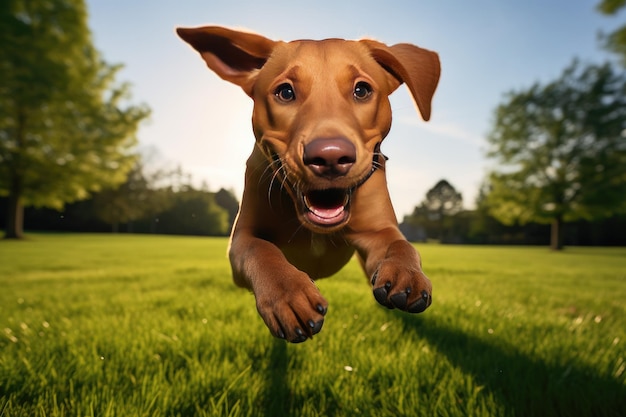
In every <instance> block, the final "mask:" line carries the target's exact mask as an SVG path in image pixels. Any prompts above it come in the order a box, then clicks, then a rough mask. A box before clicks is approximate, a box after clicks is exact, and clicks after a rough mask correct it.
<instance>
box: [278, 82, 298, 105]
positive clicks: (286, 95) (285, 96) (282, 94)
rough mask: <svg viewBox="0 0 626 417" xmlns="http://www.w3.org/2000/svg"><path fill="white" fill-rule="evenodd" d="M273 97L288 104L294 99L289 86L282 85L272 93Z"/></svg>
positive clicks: (294, 95)
mask: <svg viewBox="0 0 626 417" xmlns="http://www.w3.org/2000/svg"><path fill="white" fill-rule="evenodd" d="M274 95H275V96H276V97H277V98H278V99H279V100H280V101H282V102H284V103H288V102H290V101H294V100H295V99H296V93H295V92H294V91H293V87H292V86H291V84H288V83H284V84H281V85H279V86H278V87H277V88H276V91H274Z"/></svg>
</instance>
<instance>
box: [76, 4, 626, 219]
mask: <svg viewBox="0 0 626 417" xmlns="http://www.w3.org/2000/svg"><path fill="white" fill-rule="evenodd" d="M598 2H599V0H524V1H507V0H473V1H462V0H437V1H434V0H430V1H427V0H410V1H394V0H385V1H382V0H378V1H370V0H361V1H340V0H333V1H328V0H317V1H299V0H289V1H273V0H265V1H258V0H253V1H248V0H227V1H218V0H180V1H176V2H174V1H165V0H134V1H129V0H87V6H88V10H89V24H90V28H91V30H92V35H93V41H94V44H95V46H96V48H97V49H98V50H99V51H100V52H101V54H102V56H103V58H104V59H105V60H106V61H107V62H108V63H110V64H118V63H119V64H123V65H124V68H123V70H122V71H120V73H119V74H118V77H117V80H118V81H120V82H128V83H129V84H131V92H132V98H131V102H132V103H145V104H147V105H148V106H149V107H150V108H151V109H152V115H151V117H150V119H149V120H148V121H147V122H146V123H144V124H143V125H142V126H141V128H140V130H139V133H138V139H139V143H140V147H141V149H142V150H143V151H144V152H146V154H149V155H151V157H150V161H149V162H151V163H153V164H154V163H163V164H167V165H169V166H172V167H175V166H180V167H181V168H182V169H183V171H184V172H186V173H189V174H190V175H191V178H192V181H193V183H194V184H195V185H197V186H200V185H201V184H202V183H205V184H206V185H208V187H209V189H210V190H212V191H217V190H218V189H220V188H226V189H231V190H233V191H234V192H235V194H236V196H237V197H238V198H240V197H241V192H242V190H243V173H244V169H245V161H246V159H247V157H248V155H249V154H250V152H251V151H252V148H253V146H254V136H253V134H252V129H251V114H252V100H251V99H250V98H249V97H248V96H246V94H245V93H244V92H243V91H242V90H241V89H240V88H239V87H237V86H234V85H231V84H229V83H227V82H225V81H223V80H221V79H220V78H218V77H217V75H215V74H214V73H212V72H211V71H209V70H208V68H207V67H206V66H205V64H204V62H203V61H202V60H201V58H200V56H199V55H198V54H197V53H196V52H195V51H193V50H192V49H191V48H190V47H189V46H188V45H187V44H185V43H184V42H183V41H182V40H180V39H179V38H178V37H177V36H176V34H175V32H174V30H175V28H176V27H195V26H204V25H221V26H226V27H230V28H242V29H245V30H248V31H253V32H256V33H259V34H261V35H263V36H266V37H268V38H271V39H275V40H285V41H289V40H295V39H324V38H345V39H361V38H373V39H377V40H379V41H382V42H384V43H387V44H389V45H391V44H394V43H404V42H408V43H413V44H415V45H418V46H421V47H424V48H427V49H431V50H434V51H436V52H438V53H439V57H440V60H441V66H442V74H441V79H440V82H439V86H438V89H437V91H436V93H435V97H434V100H433V110H432V117H431V120H430V121H429V122H424V121H423V120H422V119H421V118H420V116H419V114H418V113H417V111H416V110H415V106H414V105H413V102H412V99H411V97H410V95H409V93H408V90H407V89H406V87H404V86H401V87H400V88H399V89H398V90H397V91H396V92H394V93H393V94H392V95H391V97H390V99H391V104H392V109H393V124H392V129H391V132H390V134H389V135H388V136H387V138H386V139H385V141H384V142H383V145H382V151H383V153H385V154H386V155H387V156H388V157H389V162H388V164H387V177H388V184H389V190H390V194H391V199H392V201H393V203H394V207H395V210H396V214H397V215H398V217H399V220H401V219H402V218H403V217H404V215H407V214H410V213H411V212H412V211H413V208H414V207H415V206H417V205H419V204H420V203H421V202H422V201H423V200H424V197H425V195H426V192H427V191H428V190H429V189H430V188H432V187H433V186H434V185H435V184H436V183H437V182H438V181H439V180H441V179H446V180H448V182H450V183H451V184H452V185H453V186H454V187H455V188H456V189H457V191H460V192H461V193H462V195H463V201H464V206H465V207H466V208H472V207H473V205H474V201H475V198H476V195H477V193H478V189H479V187H480V184H481V182H482V180H483V178H484V177H485V175H486V173H487V172H488V170H489V169H491V168H493V166H494V162H493V161H491V160H488V159H486V157H485V151H486V149H487V142H486V139H485V138H486V136H487V134H488V133H489V131H490V130H491V128H492V126H493V114H494V111H495V108H496V107H497V106H498V105H499V104H501V103H503V101H504V98H505V93H507V92H511V91H521V90H523V89H527V88H529V87H530V86H532V85H533V84H534V83H536V82H541V83H545V82H550V81H553V80H555V79H558V78H559V77H560V75H561V74H562V72H563V70H564V69H565V68H566V67H567V66H568V65H570V64H571V63H572V61H573V60H574V58H579V59H580V60H581V61H582V62H594V63H601V62H604V61H606V60H607V59H610V58H611V55H609V54H608V53H606V52H605V51H603V50H602V49H601V47H600V42H599V40H598V39H599V34H600V33H602V32H604V33H606V32H610V31H611V30H612V29H614V28H616V27H617V26H619V25H620V24H623V22H624V17H625V13H621V14H619V15H618V16H613V17H607V16H604V15H601V14H600V13H598V12H597V11H596V6H597V3H598Z"/></svg>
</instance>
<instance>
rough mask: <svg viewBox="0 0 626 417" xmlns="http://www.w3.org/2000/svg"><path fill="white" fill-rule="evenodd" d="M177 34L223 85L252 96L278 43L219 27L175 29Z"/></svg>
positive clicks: (251, 34)
mask: <svg viewBox="0 0 626 417" xmlns="http://www.w3.org/2000/svg"><path fill="white" fill-rule="evenodd" d="M176 33H178V36H180V37H181V38H182V39H183V40H184V41H185V42H187V43H188V44H189V45H191V46H192V47H193V48H194V49H195V50H196V51H198V52H199V53H200V55H201V56H202V58H203V59H204V61H205V62H206V64H207V65H208V67H209V68H211V69H212V70H213V71H215V73H217V75H219V76H220V77H221V78H222V79H224V80H226V81H230V82H231V83H234V84H237V85H238V86H240V87H241V88H243V90H244V91H245V92H246V94H248V95H249V96H252V90H253V87H254V82H255V80H256V76H257V74H258V72H259V70H260V69H261V67H262V66H263V65H264V64H265V61H267V58H269V56H270V55H271V53H272V50H273V49H274V46H275V45H276V43H277V42H275V41H272V40H270V39H267V38H265V37H263V36H260V35H256V34H253V33H247V32H241V31H236V30H231V29H226V28H223V27H219V26H204V27H198V28H177V29H176Z"/></svg>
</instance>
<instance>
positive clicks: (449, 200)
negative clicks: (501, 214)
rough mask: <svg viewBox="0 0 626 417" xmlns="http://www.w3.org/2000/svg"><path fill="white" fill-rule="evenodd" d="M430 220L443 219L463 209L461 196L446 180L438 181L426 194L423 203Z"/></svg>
mask: <svg viewBox="0 0 626 417" xmlns="http://www.w3.org/2000/svg"><path fill="white" fill-rule="evenodd" d="M423 205H424V207H425V208H426V209H427V210H428V212H429V213H430V215H431V218H434V219H443V218H444V217H445V216H453V215H455V214H457V213H458V212H459V211H461V210H462V209H463V196H462V195H461V193H459V192H457V191H456V189H455V188H454V187H453V186H452V185H451V184H450V183H449V182H448V181H446V180H440V181H439V182H437V184H435V186H434V187H433V188H431V189H430V190H428V192H427V193H426V199H425V200H424V202H423Z"/></svg>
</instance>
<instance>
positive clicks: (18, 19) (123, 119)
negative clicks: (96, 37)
mask: <svg viewBox="0 0 626 417" xmlns="http://www.w3.org/2000/svg"><path fill="white" fill-rule="evenodd" d="M0 45H2V47H1V48H0V195H5V196H8V210H7V223H6V230H5V232H6V234H5V237H9V238H19V237H21V235H22V228H23V208H24V206H29V205H33V206H42V207H52V208H56V209H61V208H62V207H63V205H64V204H65V203H68V202H72V201H77V200H80V199H84V198H86V197H88V196H89V194H90V193H91V192H94V191H98V190H100V189H102V188H106V187H114V186H116V185H118V184H120V183H122V182H124V180H125V179H126V174H127V173H128V172H129V170H130V169H131V168H132V167H133V164H134V161H135V155H134V154H133V148H134V146H135V143H136V139H135V133H136V130H137V128H138V125H139V123H140V121H141V120H143V119H144V118H146V117H147V115H148V113H149V111H148V109H147V108H146V107H144V106H132V105H128V104H127V105H126V106H124V104H126V100H127V99H128V95H129V94H128V85H126V84H116V83H115V82H114V79H115V75H116V73H117V71H118V70H119V68H120V67H119V66H111V65H108V64H107V63H105V62H104V61H103V60H102V59H101V58H100V56H99V53H98V52H97V51H96V49H95V48H94V47H93V45H92V42H91V35H90V32H89V29H88V27H87V11H86V8H85V5H84V2H83V1H82V0H52V1H51V0H32V1H28V2H26V1H19V0H3V1H2V2H1V3H0Z"/></svg>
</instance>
